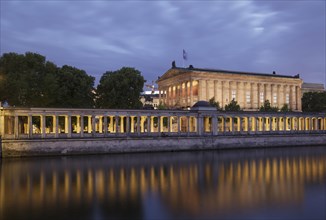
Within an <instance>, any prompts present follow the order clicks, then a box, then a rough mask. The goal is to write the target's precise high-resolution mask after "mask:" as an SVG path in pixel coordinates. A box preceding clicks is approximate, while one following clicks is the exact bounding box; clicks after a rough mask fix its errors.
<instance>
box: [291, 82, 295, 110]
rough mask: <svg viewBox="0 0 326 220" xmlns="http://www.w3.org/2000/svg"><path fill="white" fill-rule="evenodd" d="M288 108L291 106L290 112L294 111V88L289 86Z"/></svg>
mask: <svg viewBox="0 0 326 220" xmlns="http://www.w3.org/2000/svg"><path fill="white" fill-rule="evenodd" d="M290 106H291V110H295V109H296V94H295V87H294V86H293V85H291V86H290Z"/></svg>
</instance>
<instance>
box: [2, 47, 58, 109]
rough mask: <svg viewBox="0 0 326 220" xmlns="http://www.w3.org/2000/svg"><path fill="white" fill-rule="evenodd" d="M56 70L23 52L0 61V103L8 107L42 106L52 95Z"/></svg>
mask: <svg viewBox="0 0 326 220" xmlns="http://www.w3.org/2000/svg"><path fill="white" fill-rule="evenodd" d="M56 71H57V67H56V66H55V65H54V64H53V63H51V62H49V61H46V59H45V57H44V56H42V55H39V54H36V53H31V52H26V53H25V54H24V55H20V54H16V53H6V54H3V56H1V58H0V101H3V102H4V101H6V102H8V104H9V105H11V106H22V107H36V106H37V107H46V106H48V105H50V103H52V102H53V98H54V96H53V95H54V94H55V93H56V90H57V88H56V82H55V73H56Z"/></svg>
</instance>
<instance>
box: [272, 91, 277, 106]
mask: <svg viewBox="0 0 326 220" xmlns="http://www.w3.org/2000/svg"><path fill="white" fill-rule="evenodd" d="M273 103H274V104H277V93H274V94H273Z"/></svg>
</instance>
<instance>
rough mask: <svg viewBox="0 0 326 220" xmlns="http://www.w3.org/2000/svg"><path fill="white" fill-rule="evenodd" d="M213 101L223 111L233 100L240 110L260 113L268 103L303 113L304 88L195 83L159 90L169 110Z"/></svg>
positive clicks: (232, 82)
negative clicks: (222, 108)
mask: <svg viewBox="0 0 326 220" xmlns="http://www.w3.org/2000/svg"><path fill="white" fill-rule="evenodd" d="M213 97H214V98H215V101H218V102H219V104H220V106H221V107H224V106H225V105H227V104H229V103H230V101H231V100H232V99H234V100H236V101H237V102H238V104H239V105H240V107H241V109H259V108H260V106H262V105H264V102H265V101H266V100H269V102H270V103H271V105H272V106H274V107H278V108H282V107H283V105H284V104H287V105H288V107H289V109H291V110H292V111H301V87H300V86H298V85H297V84H282V83H267V82H266V83H261V82H246V81H232V80H204V79H193V80H187V81H184V82H178V83H176V84H173V85H170V86H166V87H164V86H162V88H161V87H159V100H160V103H163V104H165V105H167V106H181V107H187V106H193V104H194V103H195V102H197V101H199V100H206V101H208V100H210V99H211V98H213Z"/></svg>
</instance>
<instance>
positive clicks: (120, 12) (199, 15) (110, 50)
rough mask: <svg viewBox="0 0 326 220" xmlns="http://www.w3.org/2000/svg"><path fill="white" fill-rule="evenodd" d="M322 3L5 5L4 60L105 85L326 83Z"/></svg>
mask: <svg viewBox="0 0 326 220" xmlns="http://www.w3.org/2000/svg"><path fill="white" fill-rule="evenodd" d="M325 20H326V19H325V2H323V1H313V2H312V1H282V2H281V1H127V2H125V1H26V2H22V1H19V2H18V1H1V33H0V37H1V48H0V49H1V51H0V52H1V54H2V53H5V52H11V51H13V52H19V53H24V52H25V51H35V52H40V53H41V54H42V55H45V56H46V57H47V58H48V59H51V60H52V61H53V62H55V63H57V64H58V65H63V64H68V65H73V66H76V67H78V68H83V69H85V70H86V71H87V72H88V73H89V74H92V75H94V76H96V78H97V79H99V78H100V76H101V74H102V73H104V72H105V71H107V70H115V69H118V68H121V67H123V66H132V67H135V68H137V69H139V70H141V71H142V73H143V75H144V76H145V78H146V79H147V80H149V81H151V80H155V79H156V78H157V76H159V75H162V74H163V73H164V71H166V70H167V69H168V68H170V65H171V62H172V60H176V62H177V65H179V66H181V65H182V63H183V61H182V50H183V49H186V50H187V52H188V56H189V59H188V61H187V62H186V63H185V65H189V64H193V65H194V66H196V67H203V68H205V67H208V68H222V69H230V70H240V71H241V70H242V71H253V72H271V71H273V70H276V71H277V72H281V73H284V74H294V73H295V74H296V73H301V76H302V77H303V78H304V79H309V80H313V81H317V82H318V81H321V80H323V74H325Z"/></svg>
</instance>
